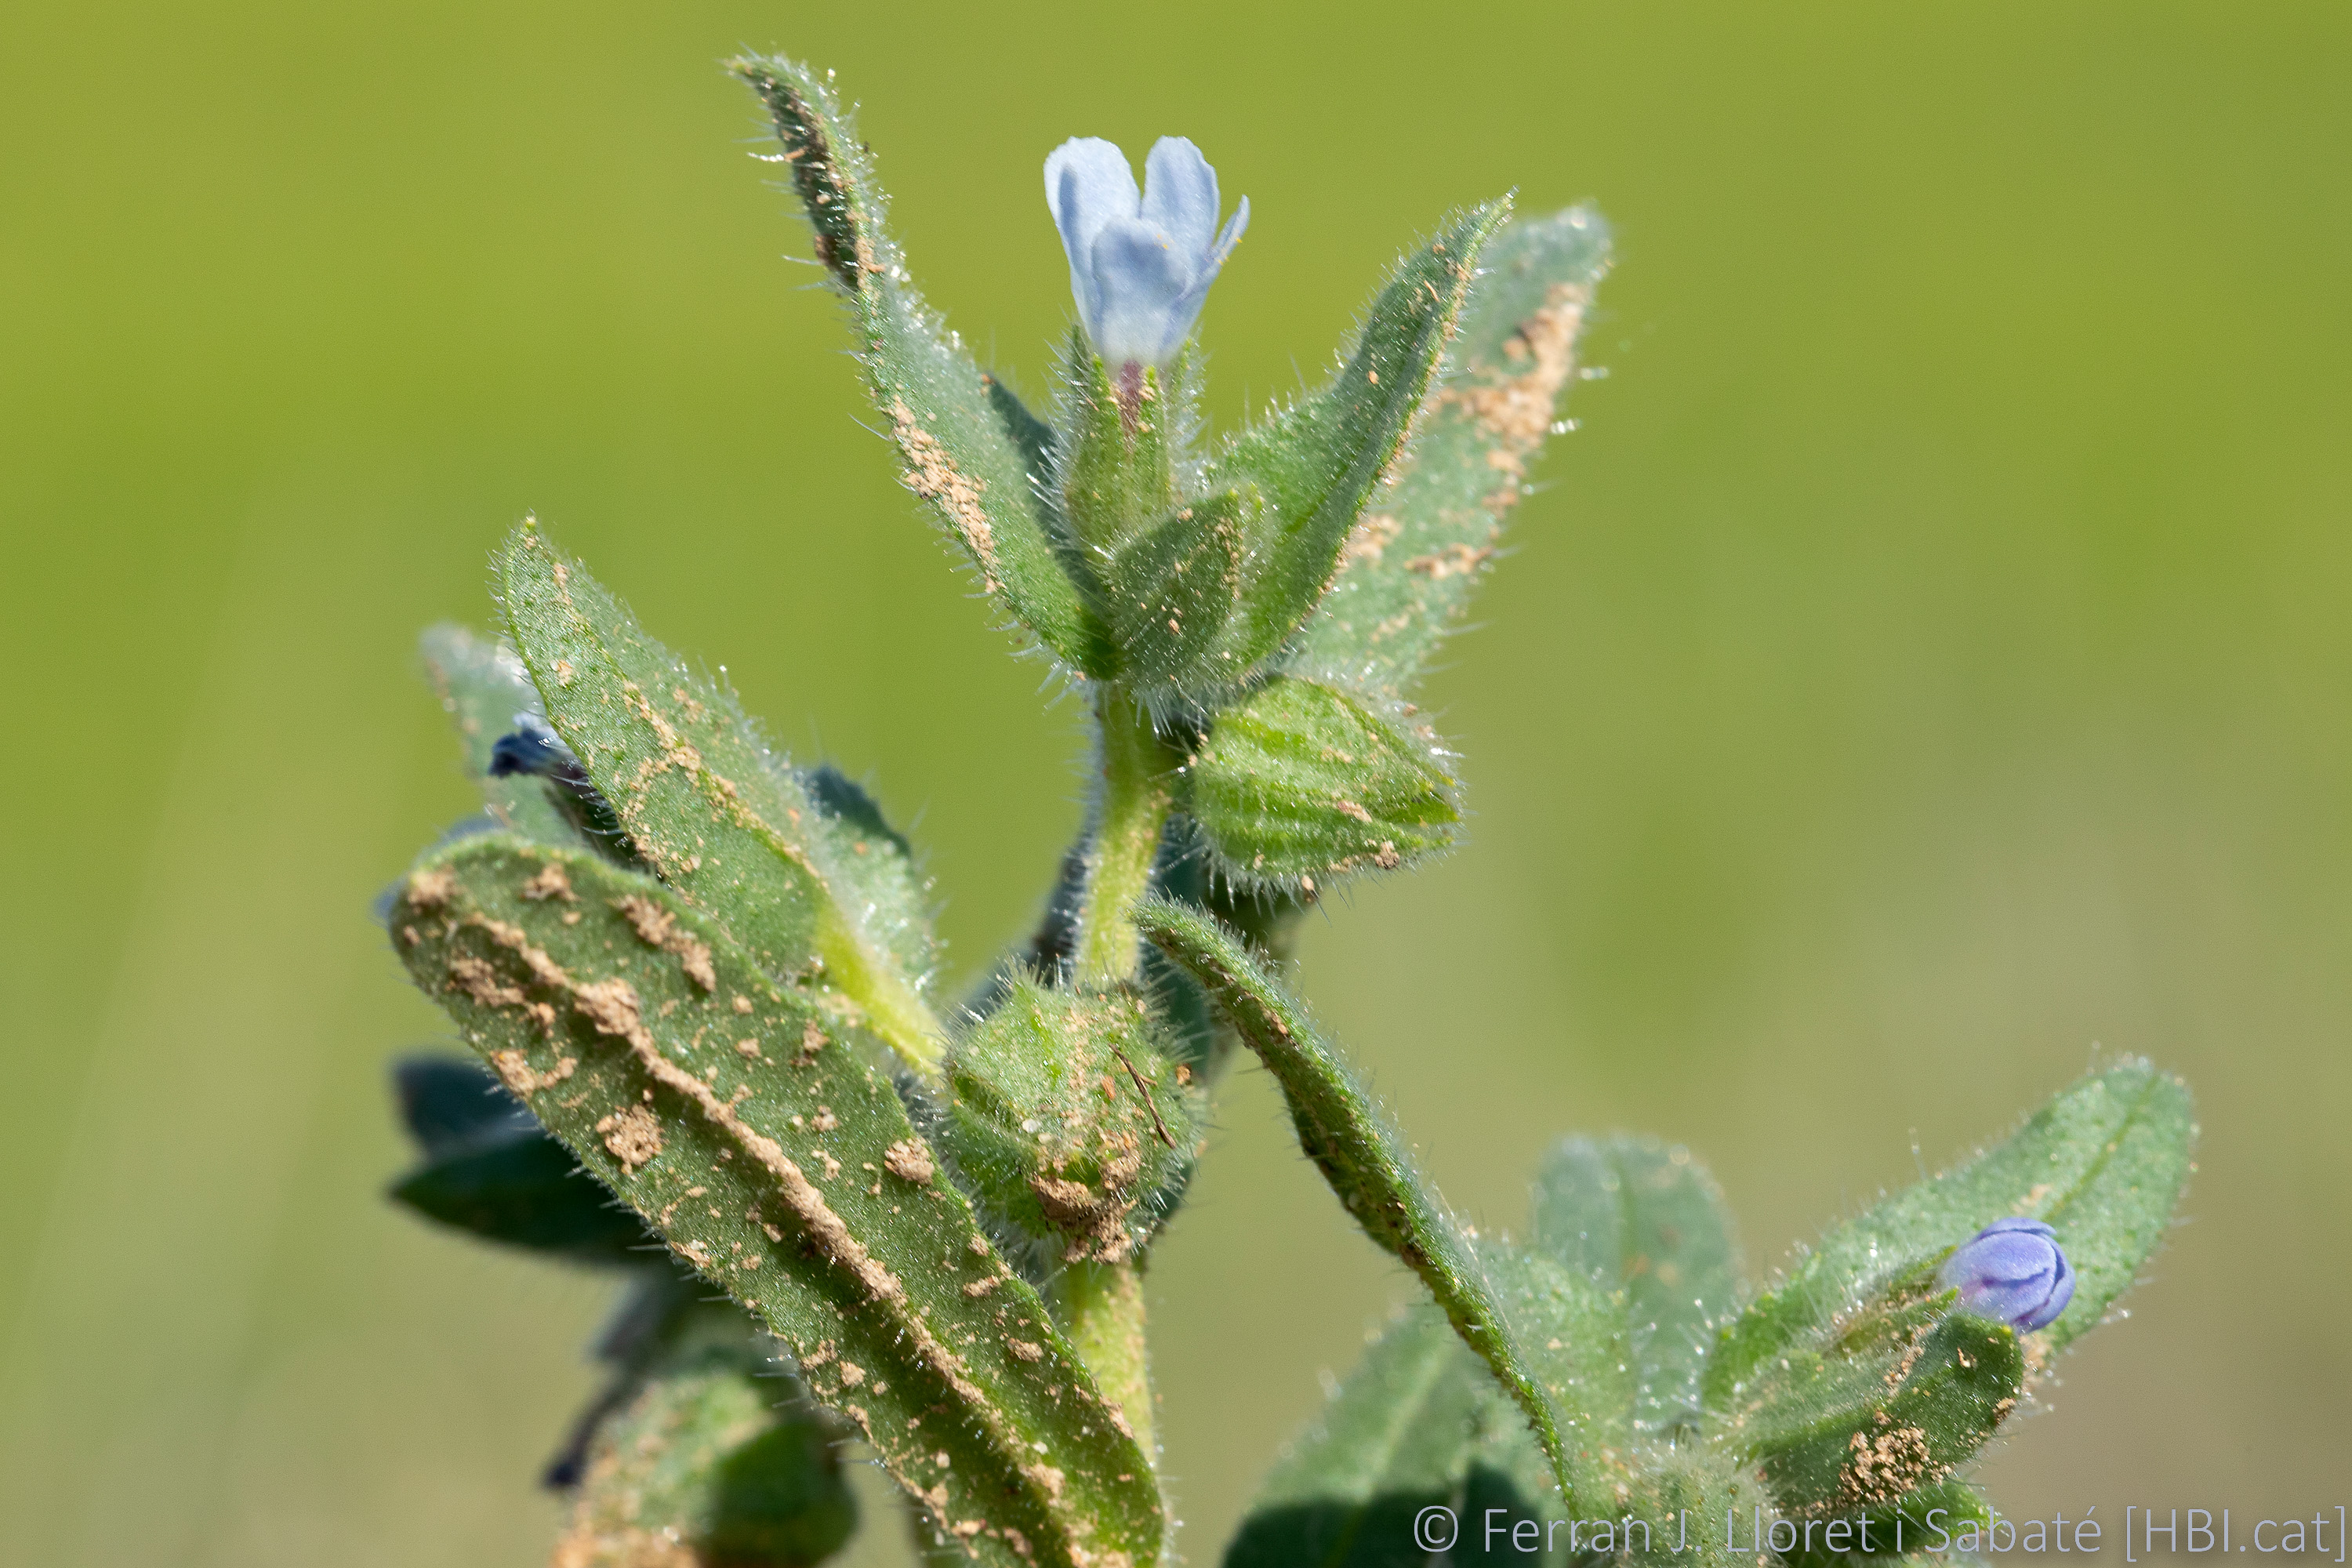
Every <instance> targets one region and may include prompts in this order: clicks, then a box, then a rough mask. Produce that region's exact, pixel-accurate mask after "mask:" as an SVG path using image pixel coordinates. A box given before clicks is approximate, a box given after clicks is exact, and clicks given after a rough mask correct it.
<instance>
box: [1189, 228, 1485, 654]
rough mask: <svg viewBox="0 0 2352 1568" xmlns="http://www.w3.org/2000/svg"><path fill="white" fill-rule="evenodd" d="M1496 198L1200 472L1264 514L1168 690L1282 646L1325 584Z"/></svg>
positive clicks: (1418, 255) (1426, 252)
mask: <svg viewBox="0 0 2352 1568" xmlns="http://www.w3.org/2000/svg"><path fill="white" fill-rule="evenodd" d="M1509 213H1510V203H1509V201H1508V200H1507V199H1505V200H1502V201H1496V202H1490V203H1487V204H1486V205H1483V206H1478V207H1474V208H1472V209H1471V210H1470V211H1468V212H1466V213H1464V214H1462V215H1460V216H1455V217H1453V218H1450V219H1448V220H1447V221H1446V222H1445V223H1444V224H1442V225H1441V226H1439V229H1438V232H1437V236H1436V237H1435V238H1434V239H1433V240H1431V241H1430V243H1429V244H1427V245H1425V246H1423V247H1421V248H1420V249H1418V250H1416V251H1414V252H1412V254H1411V255H1409V256H1407V257H1405V258H1403V260H1402V261H1401V262H1400V263H1399V264H1398V266H1397V268H1396V271H1395V272H1394V273H1393V274H1392V275H1391V278H1390V280H1389V283H1388V285H1387V287H1385V288H1384V289H1381V292H1380V294H1379V295H1378V296H1377V297H1376V298H1374V300H1372V302H1371V305H1370V308H1369V309H1368V310H1366V312H1365V316H1364V323H1363V327H1362V329H1361V331H1360V332H1359V333H1358V335H1357V339H1356V342H1355V346H1354V348H1353V350H1352V351H1351V352H1350V353H1349V354H1348V355H1347V356H1346V357H1345V363H1344V364H1343V365H1342V367H1341V369H1340V370H1339V374H1337V375H1336V376H1334V377H1333V379H1332V380H1331V382H1330V383H1329V384H1328V385H1326V386H1325V387H1323V388H1322V389H1321V390H1320V391H1318V392H1316V393H1313V394H1311V395H1308V396H1307V397H1305V398H1302V399H1301V400H1300V401H1299V402H1297V403H1296V404H1293V405H1290V406H1288V407H1286V408H1284V409H1282V410H1280V411H1279V412H1277V413H1276V415H1275V416H1273V417H1272V418H1270V419H1268V420H1266V421H1265V422H1264V423H1263V424H1260V425H1258V426H1254V427H1252V428H1251V429H1248V430H1245V431H1244V432H1243V433H1242V434H1241V435H1240V436H1238V437H1236V438H1235V439H1234V441H1233V443H1232V444H1231V445H1230V446H1229V447H1227V448H1226V449H1225V450H1224V451H1223V453H1221V454H1219V455H1218V456H1217V457H1216V458H1214V459H1213V461H1212V462H1211V464H1210V465H1209V472H1208V476H1207V483H1206V484H1205V486H1204V487H1203V488H1204V489H1206V490H1208V491H1211V492H1213V491H1216V490H1220V489H1239V488H1240V487H1241V486H1243V485H1244V484H1247V483H1254V484H1255V485H1256V487H1257V489H1258V490H1259V492H1260V493H1261V494H1262V495H1263V496H1264V497H1265V503H1266V510H1265V514H1264V521H1263V522H1262V523H1261V525H1260V526H1259V527H1258V528H1257V529H1255V531H1253V535H1252V537H1251V539H1250V541H1249V550H1248V554H1247V557H1246V560H1245V564H1244V576H1243V584H1242V593H1241V603H1240V605H1239V606H1238V609H1237V611H1236V613H1235V615H1234V618H1233V620H1232V622H1231V624H1230V626H1228V627H1227V628H1226V629H1225V630H1224V631H1223V634H1222V635H1221V636H1220V637H1218V638H1217V639H1216V642H1215V644H1214V647H1213V657H1204V658H1201V659H1199V660H1196V661H1195V662H1194V664H1193V667H1192V668H1191V669H1190V670H1189V671H1188V672H1187V673H1186V674H1185V676H1184V677H1183V678H1182V679H1180V680H1179V681H1178V682H1177V684H1179V685H1181V686H1184V687H1187V688H1194V687H1205V686H1213V685H1224V684H1229V683H1231V682H1233V681H1234V680H1236V679H1240V678H1241V677H1242V676H1243V675H1244V674H1246V673H1247V672H1248V670H1249V668H1250V667H1251V666H1252V665H1254V664H1255V663H1256V662H1257V661H1258V660H1259V659H1262V658H1265V657H1266V656H1267V655H1269V654H1271V653H1273V652H1274V651H1275V650H1276V648H1278V647H1281V646H1282V644H1283V643H1284V641H1285V640H1286V639H1287V638H1288V637H1290V635H1291V634H1292V633H1293V632H1294V631H1296V630H1297V628H1298V626H1299V623H1300V622H1302V621H1304V620H1305V619H1306V618H1307V615H1308V614H1309V613H1310V612H1311V611H1312V610H1313V609H1314V608H1315V605H1316V602H1317V601H1318V599H1320V598H1321V597H1322V596H1323V592H1324V590H1325V588H1326V587H1328V585H1329V584H1330V581H1331V574H1332V570H1333V568H1334V566H1335V565H1336V564H1337V563H1338V561H1339V548H1340V546H1341V544H1342V543H1344V542H1346V540H1347V538H1348V533H1349V530H1350V529H1352V528H1354V527H1355V525H1356V520H1357V518H1358V516H1359V515H1360V513H1361V512H1362V511H1363V510H1364V504H1365V502H1366V500H1369V499H1370V496H1371V494H1372V491H1373V488H1374V486H1376V485H1377V484H1378V483H1379V482H1380V481H1381V478H1382V476H1383V475H1384V474H1386V473H1387V472H1388V471H1389V470H1390V468H1391V465H1392V464H1393V463H1394V462H1395V461H1396V458H1397V456H1398V453H1399V451H1400V449H1401V448H1402V446H1403V444H1404V439H1405V435H1406V432H1407V431H1408V430H1409V429H1410V428H1411V426H1412V420H1413V416H1415V415H1416V414H1417V413H1418V412H1419V411H1420V408H1421V405H1422V403H1423V400H1424V399H1425V398H1426V397H1427V396H1428V394H1429V390H1430V385H1431V383H1432V381H1433V378H1434V376H1435V374H1436V371H1437V365H1438V362H1439V360H1440V358H1441V357H1442V356H1443V354H1444V352H1445V344H1446V340H1447V339H1448V338H1449V337H1451V336H1452V335H1453V333H1454V327H1455V323H1456V321H1457V320H1458V319H1459V317H1460V315H1461V312H1462V307H1463V301H1464V300H1465V298H1466V297H1467V295H1468V293H1469V290H1470V285H1471V280H1472V279H1474V278H1475V276H1476V268H1477V265H1478V260H1479V253H1480V251H1481V250H1482V248H1483V247H1485V245H1486V241H1487V239H1488V237H1490V236H1491V235H1493V234H1494V232H1495V230H1496V228H1497V227H1499V226H1501V225H1502V223H1503V221H1504V220H1505V219H1506V218H1507V216H1509Z"/></svg>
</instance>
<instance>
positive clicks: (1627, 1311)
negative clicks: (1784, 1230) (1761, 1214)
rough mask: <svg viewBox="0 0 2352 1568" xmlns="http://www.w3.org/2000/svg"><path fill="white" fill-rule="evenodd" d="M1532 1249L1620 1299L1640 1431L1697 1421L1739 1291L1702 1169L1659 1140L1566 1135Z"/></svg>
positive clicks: (1539, 1191)
mask: <svg viewBox="0 0 2352 1568" xmlns="http://www.w3.org/2000/svg"><path fill="white" fill-rule="evenodd" d="M1528 1249H1529V1250H1531V1251H1534V1252H1538V1253H1541V1254H1542V1255H1544V1256H1545V1257H1548V1258H1551V1259H1552V1260H1553V1261H1555V1262H1557V1263H1559V1264H1561V1265H1562V1266H1564V1267H1566V1268H1570V1269H1571V1270H1574V1271H1575V1272H1577V1273H1579V1274H1581V1275H1582V1276H1584V1277H1585V1278H1586V1279H1590V1280H1591V1282H1592V1284H1593V1286H1594V1288H1595V1289H1598V1290H1599V1291H1601V1293H1602V1294H1603V1295H1608V1296H1612V1297H1617V1298H1618V1299H1619V1300H1622V1304H1623V1305H1622V1313H1623V1324H1624V1332H1625V1334H1626V1337H1627V1338H1628V1340H1629V1341H1630V1342H1631V1344H1632V1346H1633V1357H1634V1365H1635V1368H1636V1373H1637V1377H1638V1390H1637V1393H1636V1395H1635V1401H1634V1405H1633V1418H1634V1423H1635V1425H1636V1426H1639V1427H1640V1428H1642V1429H1643V1430H1644V1431H1649V1432H1669V1431H1672V1430H1674V1429H1675V1428H1677V1427H1680V1426H1687V1425H1690V1424H1693V1423H1695V1422H1696V1419H1697V1415H1698V1411H1699V1373H1700V1372H1701V1370H1702V1369H1703V1368H1704V1367H1705V1366H1706V1355H1707V1351H1708V1349H1709V1348H1710V1347H1711V1345H1712V1344H1713V1342H1714V1339H1715V1331H1716V1328H1717V1318H1718V1317H1720V1316H1722V1315H1724V1314H1727V1313H1728V1312H1729V1310H1730V1309H1731V1305H1732V1297H1733V1294H1734V1292H1735V1291H1736V1290H1737V1289H1738V1284H1739V1255H1738V1248H1737V1247H1735V1246H1734V1245H1733V1243H1732V1239H1731V1218H1730V1215H1729V1214H1728V1213H1727V1211H1726V1209H1725V1207H1724V1203H1723V1194H1722V1191H1721V1189H1720V1188H1718V1187H1717V1185H1716V1184H1715V1178H1714V1177H1713V1176H1711V1175H1709V1174H1708V1173H1707V1169H1706V1165H1705V1164H1703V1163H1700V1162H1699V1161H1698V1160H1697V1159H1696V1157H1695V1156H1693V1155H1692V1153H1691V1152H1690V1151H1689V1150H1687V1149H1684V1148H1680V1147H1675V1148H1669V1147H1667V1146H1666V1145H1665V1144H1664V1143H1662V1142H1659V1141H1658V1140H1656V1139H1654V1138H1631V1137H1624V1136H1622V1135H1621V1136H1618V1137H1612V1138H1604V1139H1591V1138H1567V1139H1562V1140H1561V1141H1560V1142H1559V1143H1557V1144H1555V1145H1554V1146H1553V1148H1552V1151H1551V1152H1550V1153H1549V1154H1548V1155H1546V1156H1545V1158H1544V1163H1543V1164H1542V1165H1541V1167H1539V1168H1538V1171H1537V1173H1536V1190H1535V1212H1534V1215H1533V1219H1532V1224H1531V1226H1530V1234H1529V1236H1528ZM1621 1293H1622V1294H1621Z"/></svg>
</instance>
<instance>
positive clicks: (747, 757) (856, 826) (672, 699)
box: [499, 524, 945, 1073]
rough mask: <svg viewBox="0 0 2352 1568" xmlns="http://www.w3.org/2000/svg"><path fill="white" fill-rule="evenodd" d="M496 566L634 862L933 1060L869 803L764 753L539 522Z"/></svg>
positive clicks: (767, 965) (728, 703)
mask: <svg viewBox="0 0 2352 1568" xmlns="http://www.w3.org/2000/svg"><path fill="white" fill-rule="evenodd" d="M499 574H500V580H501V584H502V586H503V588H504V592H505V601H506V612H507V618H508V622H509V626H510V627H511V629H512V631H513V634H514V638H515V642H516V644H517V645H518V646H519V647H520V648H521V649H522V655H523V658H524V660H525V661H526V662H527V663H528V664H529V665H530V672H531V677H532V679H534V680H536V681H537V682H538V684H539V689H540V691H541V695H542V696H543V697H544V698H545V700H546V702H547V716H548V719H549V721H551V723H552V724H553V725H554V726H555V729H556V731H557V733H558V734H560V735H561V736H562V739H563V741H564V742H565V743H566V744H567V745H569V746H570V747H571V748H572V752H574V753H575V754H576V755H577V756H578V757H579V759H580V762H581V763H582V765H583V766H584V767H585V768H586V769H587V770H588V773H589V776H590V778H591V779H592V780H593V782H594V783H595V785H596V787H597V789H598V790H599V791H600V792H602V794H603V795H604V798H605V799H606V800H608V801H609V802H611V804H612V806H613V809H614V811H615V812H616V813H617V814H618V815H619V817H620V821H621V825H622V826H623V827H624V828H625V829H626V830H627V832H628V835H629V837H630V840H631V841H632V842H633V844H634V845H635V848H636V851H637V853H638V854H639V855H641V856H642V857H643V858H644V859H645V861H646V864H647V865H648V866H650V867H651V868H653V870H654V871H655V873H656V875H657V876H659V877H660V879H662V881H663V882H664V883H665V884H667V886H668V887H670V888H671V889H674V890H675V891H676V892H677V895H678V896H679V897H680V898H681V899H683V900H685V901H686V902H688V904H690V905H692V906H693V907H694V908H696V909H698V910H701V911H703V912H704V913H705V914H707V915H709V916H711V917H712V918H714V919H717V920H719V921H722V922H723V923H724V924H725V925H726V927H727V930H728V931H729V932H730V934H731V935H732V936H733V937H734V938H735V940H736V941H738V942H741V943H742V944H743V946H744V947H745V948H746V949H747V950H749V952H751V956H752V957H753V958H754V959H755V960H756V961H757V962H758V963H760V964H761V966H762V967H763V968H764V969H765V970H766V971H767V972H768V973H770V974H771V975H772V976H774V977H776V978H779V979H784V980H792V981H803V980H804V981H807V982H810V983H812V984H820V985H822V986H824V988H825V989H826V990H827V991H829V992H830V993H833V994H836V995H838V996H839V997H841V998H843V999H844V1000H845V1002H846V1003H848V1004H849V1005H852V1006H853V1007H854V1008H855V1009H856V1011H857V1012H858V1014H859V1015H860V1016H862V1017H863V1019H864V1020H865V1021H866V1023H867V1024H868V1025H869V1026H871V1027H872V1028H873V1030H874V1031H875V1033H876V1034H877V1035H878V1036H879V1037H881V1038H882V1039H884V1040H885V1041H887V1043H888V1044H889V1045H890V1046H891V1047H894V1048H895V1049H897V1050H898V1052H899V1054H900V1055H902V1056H903V1057H905V1058H907V1060H908V1062H909V1063H910V1064H912V1065H913V1066H914V1067H915V1068H917V1069H918V1070H920V1071H926V1072H930V1073H936V1072H937V1070H938V1067H939V1062H940V1056H941V1053H942V1051H943V1050H944V1045H945V1042H944V1031H943V1030H942V1028H941V1027H940V1023H939V1021H938V1019H937V1018H936V1017H934V1016H933V1015H932V1013H931V1010H930V1007H929V1004H928V1003H926V1002H925V1000H924V999H923V994H922V989H923V986H924V984H925V983H926V982H927V980H928V979H929V976H928V974H927V973H925V972H924V970H923V969H921V968H912V967H909V965H910V963H913V962H914V961H917V960H927V959H928V956H929V935H928V927H927V926H926V925H924V924H923V922H922V921H921V916H920V911H919V909H918V910H910V909H909V908H908V902H909V895H908V891H907V879H908V876H909V875H910V873H908V872H906V870H905V865H906V861H905V856H904V852H903V850H901V849H900V848H899V847H898V841H897V840H896V839H895V836H889V835H888V834H887V829H885V828H882V827H880V826H879V816H878V814H877V813H875V812H874V810H873V805H872V803H871V802H870V801H867V800H866V798H865V796H864V795H863V794H862V793H860V792H856V791H854V790H852V789H849V788H848V786H847V784H846V781H842V780H837V779H836V780H835V781H833V782H827V781H825V780H824V777H823V775H822V774H818V775H812V776H808V777H804V776H803V775H802V774H799V773H794V772H793V770H792V769H791V768H790V767H788V766H787V765H786V764H785V763H783V762H782V760H781V759H780V758H777V757H776V756H774V755H773V754H772V753H771V752H769V750H768V749H767V747H766V746H765V745H764V744H763V743H762V742H761V739H760V736H759V734H758V732H757V731H756V730H755V729H754V727H753V726H752V723H751V720H750V719H748V718H747V717H745V715H744V714H743V712H742V710H741V709H740V707H739V706H738V705H737V704H736V701H735V698H734V695H733V693H731V692H730V691H727V690H724V689H720V688H719V687H717V686H715V685H713V684H712V683H711V682H709V680H707V679H703V678H702V677H701V676H700V675H699V674H698V673H696V672H695V671H693V670H692V669H689V668H688V667H687V665H686V663H685V661H684V660H682V659H680V658H677V655H675V654H673V653H671V652H670V651H669V650H668V649H667V648H666V647H662V646H661V644H659V643H657V642H656V641H655V640H654V639H653V638H652V637H648V636H646V633H645V631H644V630H643V628H641V627H640V626H638V625H637V623H636V621H635V618H634V617H633V616H630V614H629V612H628V610H627V609H626V608H625V606H624V605H622V604H621V603H620V601H619V600H618V599H616V598H614V596H613V595H612V594H611V593H609V592H608V591H606V589H605V588H604V585H603V584H600V583H598V582H597V581H596V580H595V579H594V578H593V577H592V576H590V575H589V574H588V573H587V571H586V570H585V569H584V568H583V567H582V566H581V565H580V564H579V563H576V562H572V561H567V560H565V559H563V558H562V556H560V555H558V554H557V553H556V552H555V551H554V550H552V549H551V548H550V547H549V545H548V544H547V542H545V541H544V540H543V539H541V537H540V535H539V532H538V531H537V530H536V529H535V528H533V527H531V526H530V525H529V524H525V525H524V526H523V527H522V528H520V529H518V530H517V531H515V534H514V536H513V537H512V539H511V540H509V542H508V545H507V548H506V550H505V552H504V553H503V554H502V555H501V557H500V559H499ZM812 779H814V784H815V788H814V790H813V789H812V788H811V783H812ZM853 797H854V798H853ZM828 800H830V802H831V805H830V806H828V805H826V804H825V803H826V801H828ZM860 846H863V847H862V848H861V847H860Z"/></svg>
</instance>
